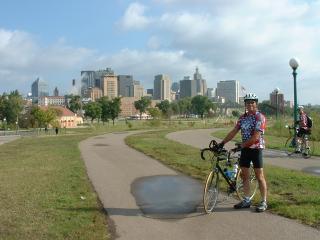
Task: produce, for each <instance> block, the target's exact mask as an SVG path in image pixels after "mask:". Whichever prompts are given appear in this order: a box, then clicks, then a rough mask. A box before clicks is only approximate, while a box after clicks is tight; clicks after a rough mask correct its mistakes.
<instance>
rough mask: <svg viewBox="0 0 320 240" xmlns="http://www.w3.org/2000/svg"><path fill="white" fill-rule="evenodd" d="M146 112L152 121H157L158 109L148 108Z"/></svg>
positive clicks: (159, 113)
mask: <svg viewBox="0 0 320 240" xmlns="http://www.w3.org/2000/svg"><path fill="white" fill-rule="evenodd" d="M148 112H149V114H150V116H151V117H152V118H153V119H159V117H160V115H161V112H160V110H159V109H158V108H148Z"/></svg>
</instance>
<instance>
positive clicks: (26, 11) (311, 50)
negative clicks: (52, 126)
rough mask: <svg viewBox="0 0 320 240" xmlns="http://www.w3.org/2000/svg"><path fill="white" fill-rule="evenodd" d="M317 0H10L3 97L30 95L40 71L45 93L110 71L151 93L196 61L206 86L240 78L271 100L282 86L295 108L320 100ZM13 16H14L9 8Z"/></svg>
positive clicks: (2, 31) (0, 19)
mask: <svg viewBox="0 0 320 240" xmlns="http://www.w3.org/2000/svg"><path fill="white" fill-rule="evenodd" d="M319 10H320V1H318V0H317V1H313V0H312V1H311V0H299V1H293V0H278V1H270V2H266V1H262V0H255V1H253V0H244V1H240V2H239V1H236V0H230V1H220V0H197V1H195V0H187V1H182V0H163V1H160V0H152V1H146V0H141V1H128V0H115V1H103V0H92V1H88V0H79V1H74V0H70V1H62V0H57V1H54V2H43V1H40V0H30V1H27V2H21V1H17V0H10V1H9V0H4V1H3V2H2V7H1V9H0V13H1V14H0V57H1V59H2V61H1V63H0V93H3V92H9V91H13V90H15V89H17V90H19V91H20V92H21V93H23V94H24V95H26V94H27V93H28V92H30V84H31V83H32V82H33V81H34V80H35V79H37V78H38V77H40V79H44V80H45V81H47V82H48V83H49V92H50V94H51V93H52V91H53V89H54V88H55V87H58V89H59V90H60V94H65V93H68V92H70V91H71V90H72V79H76V81H77V83H78V84H79V82H80V79H81V76H80V71H85V70H96V69H105V68H106V67H111V68H112V69H113V70H114V71H115V72H116V73H118V74H123V75H133V76H134V78H135V79H136V80H138V81H140V83H141V85H143V86H145V89H148V88H153V80H154V79H153V78H154V76H155V75H158V74H167V75H169V76H170V78H171V80H172V82H179V81H180V80H182V79H183V77H184V76H186V75H187V76H192V75H193V73H194V69H195V67H199V69H200V71H201V74H202V76H203V77H204V79H206V81H207V85H208V87H214V86H216V85H217V83H218V82H219V81H225V80H230V79H234V80H238V81H239V82H241V85H242V86H244V87H245V88H246V90H247V91H248V92H255V93H256V94H257V95H258V96H259V98H260V99H262V100H267V99H268V98H269V93H270V92H272V91H273V90H274V89H275V88H276V87H278V88H280V89H281V91H282V92H283V93H284V95H285V98H286V100H293V77H292V69H291V68H290V67H289V64H288V62H289V60H290V58H292V57H298V58H299V59H300V61H301V62H300V66H299V68H298V69H297V72H298V75H297V90H298V103H299V104H308V103H311V104H320V96H319V95H318V94H317V93H316V91H315V89H317V88H319V87H320V81H319V76H320V62H319V60H318V54H319V53H320V52H319V51H318V49H319V48H318V46H317V45H318V42H319V40H320V31H319V30H318V29H319V28H318V26H319V23H320V21H319V20H320V17H319V15H318V12H319ZM13 13H14V14H13Z"/></svg>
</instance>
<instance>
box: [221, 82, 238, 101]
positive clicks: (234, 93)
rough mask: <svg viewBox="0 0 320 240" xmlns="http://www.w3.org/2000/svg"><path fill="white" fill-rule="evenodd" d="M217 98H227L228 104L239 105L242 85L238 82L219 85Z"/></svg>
mask: <svg viewBox="0 0 320 240" xmlns="http://www.w3.org/2000/svg"><path fill="white" fill-rule="evenodd" d="M216 91H217V94H216V97H223V98H225V101H226V102H231V103H239V92H240V84H239V81H237V80H226V81H220V82H218V83H217V90H216Z"/></svg>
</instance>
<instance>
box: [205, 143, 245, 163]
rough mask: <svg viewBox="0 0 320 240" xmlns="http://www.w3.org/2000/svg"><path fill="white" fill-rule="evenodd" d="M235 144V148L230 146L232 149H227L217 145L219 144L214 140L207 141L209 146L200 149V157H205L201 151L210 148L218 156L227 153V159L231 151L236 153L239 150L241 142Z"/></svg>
mask: <svg viewBox="0 0 320 240" xmlns="http://www.w3.org/2000/svg"><path fill="white" fill-rule="evenodd" d="M235 145H236V147H235V148H232V149H230V150H229V151H228V150H226V149H225V148H221V147H219V144H218V143H217V141H216V140H211V141H210V143H209V148H204V149H201V159H202V160H205V157H204V156H203V153H204V151H206V150H210V151H211V152H213V153H215V154H216V155H218V156H223V155H227V156H228V157H227V159H229V158H230V154H231V153H232V152H233V153H236V152H239V151H240V150H241V143H236V144H235ZM220 160H224V158H220Z"/></svg>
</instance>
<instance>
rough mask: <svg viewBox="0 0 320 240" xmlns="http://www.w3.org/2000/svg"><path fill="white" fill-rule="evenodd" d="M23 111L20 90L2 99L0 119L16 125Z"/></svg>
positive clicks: (0, 102) (0, 101) (3, 95)
mask: <svg viewBox="0 0 320 240" xmlns="http://www.w3.org/2000/svg"><path fill="white" fill-rule="evenodd" d="M22 109H23V99H22V96H21V95H20V94H19V92H18V90H15V91H13V92H11V93H10V94H9V95H7V94H5V93H4V94H2V96H1V97H0V118H1V119H2V120H4V119H6V121H7V123H8V124H16V122H17V121H18V118H19V115H20V113H21V111H22Z"/></svg>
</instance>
